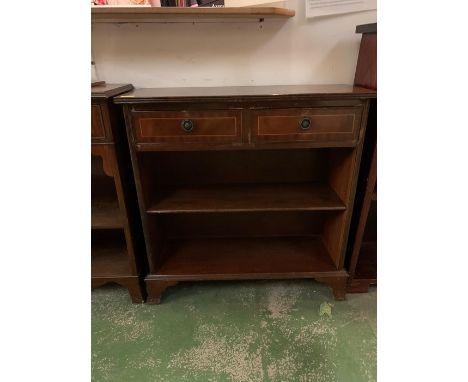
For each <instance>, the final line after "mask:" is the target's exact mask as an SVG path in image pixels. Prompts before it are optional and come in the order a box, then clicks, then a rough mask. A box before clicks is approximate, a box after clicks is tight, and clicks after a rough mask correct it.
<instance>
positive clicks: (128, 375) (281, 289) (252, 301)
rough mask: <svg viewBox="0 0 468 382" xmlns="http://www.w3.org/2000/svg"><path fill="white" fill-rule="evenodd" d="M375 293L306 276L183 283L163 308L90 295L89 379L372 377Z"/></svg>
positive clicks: (101, 293)
mask: <svg viewBox="0 0 468 382" xmlns="http://www.w3.org/2000/svg"><path fill="white" fill-rule="evenodd" d="M376 304H377V292H376V290H375V289H373V290H372V291H371V292H370V293H369V294H354V295H348V296H347V301H343V302H336V301H334V300H333V298H332V296H331V291H330V290H329V289H328V288H327V287H326V286H324V285H322V284H319V283H316V282H314V281H309V280H299V281H256V282H254V281H252V282H214V283H191V284H183V283H182V284H179V285H178V286H176V287H173V288H170V289H168V290H167V292H166V294H165V295H164V297H163V302H162V304H161V305H144V304H143V305H132V304H131V303H130V299H129V297H128V296H127V294H126V291H125V290H124V289H122V288H119V287H116V286H108V287H103V288H100V289H96V290H94V291H93V292H92V376H93V381H113V382H119V381H141V382H145V381H177V382H179V381H180V382H182V381H190V382H192V381H216V382H218V381H233V382H256V381H297V382H312V381H314V382H328V381H343V382H354V381H356V382H362V381H366V382H367V381H375V380H376V350H377V349H376V347H377V339H376V333H377V332H376V326H377V315H376Z"/></svg>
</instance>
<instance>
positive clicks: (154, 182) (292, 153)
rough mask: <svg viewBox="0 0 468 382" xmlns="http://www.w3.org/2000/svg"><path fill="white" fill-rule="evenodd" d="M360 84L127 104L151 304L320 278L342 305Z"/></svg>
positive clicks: (131, 99)
mask: <svg viewBox="0 0 468 382" xmlns="http://www.w3.org/2000/svg"><path fill="white" fill-rule="evenodd" d="M374 97H375V93H374V92H373V91H370V90H364V89H361V88H357V87H352V86H338V85H337V86H278V87H237V88H198V89H197V88H190V89H182V88H179V89H139V90H134V91H132V92H130V93H127V94H124V95H122V96H118V97H116V98H115V99H114V102H115V103H116V104H123V105H124V114H125V119H126V127H127V135H128V141H129V145H130V154H131V159H132V165H133V170H134V173H135V180H136V187H137V193H138V201H139V207H140V213H141V218H142V223H143V231H144V235H145V243H146V250H147V256H148V262H149V273H148V275H147V277H146V286H147V290H148V302H149V303H158V302H159V301H160V297H161V294H162V293H163V291H164V290H165V289H166V288H167V287H169V286H171V285H175V284H176V283H178V282H181V281H189V280H190V281H194V280H235V279H284V278H315V279H317V280H318V281H321V282H325V283H327V284H328V285H330V286H331V287H332V289H333V293H334V296H335V298H336V299H343V298H344V297H345V290H346V281H347V277H348V274H347V272H346V271H345V270H344V251H345V248H346V243H347V236H348V229H349V222H350V217H351V211H352V206H353V201H354V193H355V187H356V180H357V175H358V170H359V162H360V157H361V151H362V137H363V135H364V130H365V125H366V120H367V112H368V106H369V102H370V99H372V98H374Z"/></svg>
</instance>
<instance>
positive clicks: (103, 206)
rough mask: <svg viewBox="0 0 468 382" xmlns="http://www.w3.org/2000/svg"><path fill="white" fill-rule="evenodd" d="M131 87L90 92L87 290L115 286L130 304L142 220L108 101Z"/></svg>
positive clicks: (117, 119)
mask: <svg viewBox="0 0 468 382" xmlns="http://www.w3.org/2000/svg"><path fill="white" fill-rule="evenodd" d="M131 89H132V86H131V85H104V86H97V87H93V88H92V92H91V286H92V287H93V288H95V287H98V286H101V285H104V284H106V283H111V282H113V283H117V284H120V285H122V286H124V287H126V288H127V289H128V291H129V293H130V297H131V299H132V301H133V302H134V303H141V302H143V298H144V296H143V293H142V288H141V285H140V278H139V275H140V272H141V270H142V268H143V264H144V260H145V259H144V247H143V245H142V242H143V238H142V234H141V221H140V217H139V215H138V207H137V201H136V191H135V187H134V180H133V176H132V171H131V167H130V158H129V154H128V144H127V139H126V136H125V132H124V121H123V114H122V110H121V107H118V106H116V105H114V104H113V103H112V97H113V96H115V95H117V94H121V93H124V92H126V91H128V90H131Z"/></svg>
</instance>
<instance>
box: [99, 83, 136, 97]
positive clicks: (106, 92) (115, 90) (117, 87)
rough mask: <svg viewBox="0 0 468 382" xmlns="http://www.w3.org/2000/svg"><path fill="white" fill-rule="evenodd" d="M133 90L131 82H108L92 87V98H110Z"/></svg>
mask: <svg viewBox="0 0 468 382" xmlns="http://www.w3.org/2000/svg"><path fill="white" fill-rule="evenodd" d="M130 90H133V85H131V84H106V83H104V85H97V86H93V87H91V98H92V99H95V100H99V99H108V98H111V97H114V96H117V95H120V94H122V93H125V92H128V91H130Z"/></svg>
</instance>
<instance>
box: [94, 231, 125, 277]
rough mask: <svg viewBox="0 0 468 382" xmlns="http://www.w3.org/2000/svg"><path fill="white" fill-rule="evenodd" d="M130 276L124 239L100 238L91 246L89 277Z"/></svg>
mask: <svg viewBox="0 0 468 382" xmlns="http://www.w3.org/2000/svg"><path fill="white" fill-rule="evenodd" d="M125 276H131V272H130V267H129V261H128V255H127V248H126V246H125V240H102V241H100V242H98V243H93V244H92V247H91V277H93V278H99V277H105V278H109V277H125Z"/></svg>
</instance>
